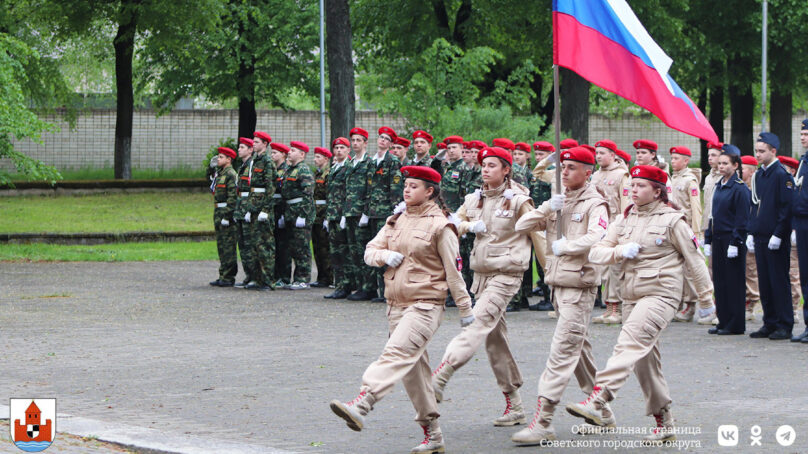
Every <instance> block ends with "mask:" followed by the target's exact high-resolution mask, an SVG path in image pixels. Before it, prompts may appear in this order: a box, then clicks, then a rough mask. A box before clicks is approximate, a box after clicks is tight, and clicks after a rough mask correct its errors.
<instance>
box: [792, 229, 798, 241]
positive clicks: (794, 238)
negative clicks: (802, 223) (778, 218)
mask: <svg viewBox="0 0 808 454" xmlns="http://www.w3.org/2000/svg"><path fill="white" fill-rule="evenodd" d="M791 244H797V231H796V230H792V231H791Z"/></svg>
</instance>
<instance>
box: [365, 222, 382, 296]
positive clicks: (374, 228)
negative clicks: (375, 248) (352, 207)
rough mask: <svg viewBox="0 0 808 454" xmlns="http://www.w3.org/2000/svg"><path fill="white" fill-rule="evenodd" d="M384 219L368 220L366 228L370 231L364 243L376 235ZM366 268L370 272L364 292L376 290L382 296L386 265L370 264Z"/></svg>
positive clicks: (373, 292)
mask: <svg viewBox="0 0 808 454" xmlns="http://www.w3.org/2000/svg"><path fill="white" fill-rule="evenodd" d="M386 221H387V219H371V220H370V222H368V228H369V231H370V233H369V235H368V239H367V241H366V242H365V245H367V244H368V243H370V240H372V239H373V238H374V237H375V236H376V234H377V233H379V231H380V230H381V229H382V227H384V223H385V222H386ZM368 268H369V270H370V273H369V274H368V279H367V281H366V283H367V286H366V287H364V290H365V291H366V292H370V293H371V294H373V295H376V294H377V292H378V295H380V296H384V270H385V269H386V268H387V267H386V266H382V267H378V266H371V267H368Z"/></svg>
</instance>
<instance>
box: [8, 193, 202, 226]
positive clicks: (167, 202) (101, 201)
mask: <svg viewBox="0 0 808 454" xmlns="http://www.w3.org/2000/svg"><path fill="white" fill-rule="evenodd" d="M184 230H213V197H212V196H211V195H210V194H208V193H203V192H193V193H190V192H189V193H186V192H146V193H130V194H124V193H121V194H92V195H57V196H53V195H42V196H19V197H0V233H12V232H14V233H22V232H26V233H33V232H53V233H79V232H116V233H117V232H127V231H168V232H170V231H184Z"/></svg>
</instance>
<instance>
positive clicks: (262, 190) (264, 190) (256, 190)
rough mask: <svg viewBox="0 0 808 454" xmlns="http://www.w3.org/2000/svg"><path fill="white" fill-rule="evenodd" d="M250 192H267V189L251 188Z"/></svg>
mask: <svg viewBox="0 0 808 454" xmlns="http://www.w3.org/2000/svg"><path fill="white" fill-rule="evenodd" d="M251 191H252V192H267V188H252V189H251Z"/></svg>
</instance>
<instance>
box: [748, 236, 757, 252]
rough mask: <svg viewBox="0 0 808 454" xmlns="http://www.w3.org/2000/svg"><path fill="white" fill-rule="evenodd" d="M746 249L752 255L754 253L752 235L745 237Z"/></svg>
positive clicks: (753, 238)
mask: <svg viewBox="0 0 808 454" xmlns="http://www.w3.org/2000/svg"><path fill="white" fill-rule="evenodd" d="M746 249H748V250H749V252H751V253H753V254H754V253H755V237H753V236H752V235H746Z"/></svg>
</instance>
